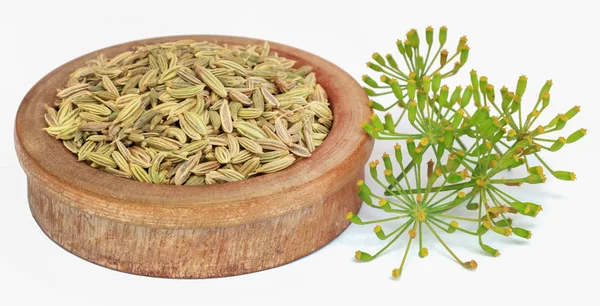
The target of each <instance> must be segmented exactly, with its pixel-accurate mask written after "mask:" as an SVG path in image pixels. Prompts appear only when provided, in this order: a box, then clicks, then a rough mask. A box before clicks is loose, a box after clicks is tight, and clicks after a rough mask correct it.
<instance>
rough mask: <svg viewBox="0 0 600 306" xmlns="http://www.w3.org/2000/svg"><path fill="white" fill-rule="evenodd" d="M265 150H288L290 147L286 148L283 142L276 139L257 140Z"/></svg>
mask: <svg viewBox="0 0 600 306" xmlns="http://www.w3.org/2000/svg"><path fill="white" fill-rule="evenodd" d="M255 141H256V143H258V144H259V145H260V146H261V147H262V149H263V150H267V151H276V150H287V149H288V146H286V145H285V144H284V143H283V142H281V141H279V140H276V139H257V140H255Z"/></svg>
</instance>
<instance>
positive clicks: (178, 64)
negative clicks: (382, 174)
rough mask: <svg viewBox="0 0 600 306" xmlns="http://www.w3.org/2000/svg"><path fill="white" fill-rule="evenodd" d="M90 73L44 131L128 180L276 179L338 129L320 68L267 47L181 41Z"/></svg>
mask: <svg viewBox="0 0 600 306" xmlns="http://www.w3.org/2000/svg"><path fill="white" fill-rule="evenodd" d="M86 65H87V66H85V67H81V68H79V69H77V70H75V71H74V72H73V73H71V75H69V79H68V80H67V82H66V86H65V88H64V89H61V90H59V91H58V93H57V96H58V98H59V99H60V101H57V102H55V103H54V105H55V106H56V107H51V106H49V105H45V107H46V114H45V115H44V120H45V121H46V124H47V125H48V127H47V128H45V129H44V130H46V132H47V133H48V134H50V135H51V136H53V137H55V138H57V139H60V140H62V142H63V144H64V146H65V147H66V148H67V149H68V150H69V151H71V152H73V153H75V154H77V156H78V159H79V160H88V161H89V163H90V164H91V166H92V167H94V168H102V169H103V170H104V171H106V172H108V173H110V174H114V175H117V176H121V177H130V178H133V179H135V180H138V181H142V182H152V183H156V184H164V183H171V184H178V185H182V184H186V185H198V184H215V183H222V182H230V181H236V180H241V179H244V178H247V177H249V176H252V175H257V174H259V173H270V172H273V171H276V170H277V169H284V168H285V167H287V166H289V164H291V163H293V162H294V160H296V158H297V157H298V158H300V157H308V156H310V152H312V151H313V150H314V149H315V147H317V146H318V145H320V144H321V143H322V142H323V140H324V138H325V136H326V135H327V134H328V133H329V130H330V129H331V126H332V119H333V116H332V112H331V110H330V109H329V103H328V100H327V94H326V93H325V91H324V90H323V88H322V87H321V86H320V85H319V84H318V83H317V78H316V75H315V74H314V73H312V72H311V70H312V67H309V66H302V67H300V68H294V66H295V65H296V61H294V60H290V59H286V58H283V57H281V56H279V55H277V54H276V53H273V54H271V53H270V47H269V44H268V43H266V42H265V43H264V44H263V45H256V46H219V45H216V44H212V43H209V42H195V41H192V40H181V41H177V42H166V43H160V44H156V45H148V46H142V47H138V48H137V50H135V51H125V52H123V53H121V54H119V55H117V56H115V57H113V58H107V57H106V56H105V55H104V54H100V55H99V56H98V57H97V58H96V59H94V60H91V61H88V62H87V63H86ZM240 146H241V147H240ZM290 152H291V153H290ZM296 156H297V157H296ZM261 164H262V165H261ZM146 169H147V170H146Z"/></svg>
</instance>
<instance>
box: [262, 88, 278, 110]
mask: <svg viewBox="0 0 600 306" xmlns="http://www.w3.org/2000/svg"><path fill="white" fill-rule="evenodd" d="M260 92H261V93H262V96H263V98H264V99H265V101H266V102H267V103H268V104H270V105H271V106H273V107H279V101H278V100H277V99H276V98H275V97H274V96H273V94H271V93H270V92H269V91H268V90H267V89H266V88H265V87H261V88H260Z"/></svg>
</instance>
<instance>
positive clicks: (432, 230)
mask: <svg viewBox="0 0 600 306" xmlns="http://www.w3.org/2000/svg"><path fill="white" fill-rule="evenodd" d="M425 225H427V227H429V230H430V231H431V232H432V233H433V235H434V236H435V238H437V240H438V241H439V242H440V243H441V244H442V245H443V246H444V248H445V249H446V251H448V253H450V255H452V257H454V259H455V260H456V261H457V262H458V263H459V264H461V265H464V263H463V262H462V261H461V260H460V259H459V258H458V256H456V255H455V254H454V252H452V250H450V248H449V247H448V245H446V243H445V242H444V240H442V238H440V236H439V235H438V234H437V232H436V231H435V230H434V229H433V227H432V226H431V224H429V221H427V220H425Z"/></svg>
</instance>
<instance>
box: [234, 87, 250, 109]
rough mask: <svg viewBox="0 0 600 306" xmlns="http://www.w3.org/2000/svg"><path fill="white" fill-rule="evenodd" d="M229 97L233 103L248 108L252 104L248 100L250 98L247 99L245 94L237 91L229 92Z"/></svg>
mask: <svg viewBox="0 0 600 306" xmlns="http://www.w3.org/2000/svg"><path fill="white" fill-rule="evenodd" d="M229 97H230V98H231V100H233V101H236V102H240V103H242V105H246V106H250V105H252V103H253V102H252V100H250V98H248V97H247V96H246V95H245V94H243V93H241V92H239V91H237V90H230V91H229Z"/></svg>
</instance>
